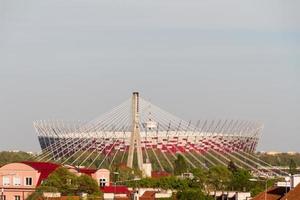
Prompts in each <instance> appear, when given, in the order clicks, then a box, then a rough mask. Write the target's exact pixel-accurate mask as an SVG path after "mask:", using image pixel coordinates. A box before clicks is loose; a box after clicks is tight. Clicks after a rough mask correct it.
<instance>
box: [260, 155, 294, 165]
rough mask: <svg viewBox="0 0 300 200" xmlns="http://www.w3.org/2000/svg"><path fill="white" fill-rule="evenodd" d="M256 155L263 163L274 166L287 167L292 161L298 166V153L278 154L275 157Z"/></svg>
mask: <svg viewBox="0 0 300 200" xmlns="http://www.w3.org/2000/svg"><path fill="white" fill-rule="evenodd" d="M256 155H257V156H258V157H259V158H260V159H262V160H263V161H265V162H267V163H269V164H271V165H274V166H289V165H290V162H291V160H293V161H294V162H295V163H296V165H297V166H300V153H295V154H288V153H279V154H275V155H269V154H266V153H257V154H256Z"/></svg>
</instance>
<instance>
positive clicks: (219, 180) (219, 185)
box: [208, 166, 232, 190]
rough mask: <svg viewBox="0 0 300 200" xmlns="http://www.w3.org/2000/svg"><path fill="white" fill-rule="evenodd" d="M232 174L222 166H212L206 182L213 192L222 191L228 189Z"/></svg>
mask: <svg viewBox="0 0 300 200" xmlns="http://www.w3.org/2000/svg"><path fill="white" fill-rule="evenodd" d="M231 176H232V173H231V172H230V171H229V170H228V169H227V167H224V166H213V167H211V168H210V169H209V170H208V182H209V183H210V185H211V186H213V187H214V189H215V190H224V189H226V188H227V187H228V185H229V183H230V180H231Z"/></svg>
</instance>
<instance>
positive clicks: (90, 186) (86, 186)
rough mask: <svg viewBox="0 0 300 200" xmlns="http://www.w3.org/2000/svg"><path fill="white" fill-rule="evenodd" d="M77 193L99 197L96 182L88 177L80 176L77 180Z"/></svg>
mask: <svg viewBox="0 0 300 200" xmlns="http://www.w3.org/2000/svg"><path fill="white" fill-rule="evenodd" d="M77 182H78V190H77V192H79V193H87V194H90V195H100V190H99V186H98V184H97V182H96V181H95V180H94V179H93V178H92V177H90V176H88V175H85V174H83V175H81V176H79V177H78V178H77Z"/></svg>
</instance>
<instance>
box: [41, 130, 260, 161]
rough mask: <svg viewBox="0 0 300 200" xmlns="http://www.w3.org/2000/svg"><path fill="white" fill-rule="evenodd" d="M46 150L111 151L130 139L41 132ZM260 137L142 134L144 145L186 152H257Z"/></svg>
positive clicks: (122, 147) (57, 153)
mask: <svg viewBox="0 0 300 200" xmlns="http://www.w3.org/2000/svg"><path fill="white" fill-rule="evenodd" d="M39 142H40V145H41V148H42V150H43V151H44V152H45V151H48V152H52V153H53V155H55V157H62V156H70V155H72V154H73V153H74V152H76V151H93V152H98V153H102V154H109V153H110V152H113V151H115V150H116V151H121V152H123V151H127V150H128V148H129V139H128V138H127V139H124V138H123V139H122V138H94V137H89V138H88V137H87V138H79V137H74V138H71V137H44V136H39ZM257 143H258V138H256V137H247V136H236V135H223V136H220V135H214V136H194V137H192V136H190V137H186V136H185V137H180V136H179V137H178V136H172V137H142V142H141V145H142V149H155V150H159V151H162V152H166V153H179V152H180V153H186V152H189V151H191V150H194V151H196V152H198V153H203V152H206V151H209V150H213V151H218V152H235V151H243V152H248V153H253V152H254V151H255V150H256V146H257Z"/></svg>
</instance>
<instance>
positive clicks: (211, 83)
mask: <svg viewBox="0 0 300 200" xmlns="http://www.w3.org/2000/svg"><path fill="white" fill-rule="evenodd" d="M299 8H300V1H297V0H294V1H293V0H289V1H287V0H282V1H277V0H270V1H264V0H249V1H240V0H236V1H231V0H226V1H222V0H220V1H214V0H203V1H201V0H116V1H114V0H104V1H103V0H68V1H63V0H43V1H40V0H37V1H32V0H26V1H14V0H7V1H6V0H0V92H1V93H0V150H12V149H21V150H33V151H38V150H39V145H38V141H37V137H36V133H35V132H34V129H33V127H32V121H33V120H36V119H65V120H68V119H70V120H76V119H84V120H89V119H93V118H94V117H97V116H98V115H100V114H101V113H103V112H105V111H108V110H109V109H110V108H112V107H114V106H116V105H118V104H119V103H121V102H122V101H123V100H125V99H127V98H129V97H130V95H131V92H132V91H134V90H137V91H139V92H140V93H141V96H143V97H144V98H146V99H151V101H152V102H153V103H154V104H157V105H159V106H160V107H162V108H164V109H165V110H168V111H170V112H171V113H173V114H175V115H177V116H180V117H181V118H184V119H186V120H194V121H196V120H198V119H203V118H209V119H224V118H229V119H249V120H260V121H262V122H264V124H265V128H264V130H263V133H262V137H261V140H260V144H259V150H277V151H300V145H299V142H300V131H299V130H300V105H299V103H300V12H299Z"/></svg>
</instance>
